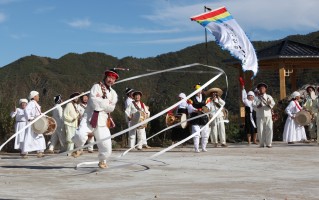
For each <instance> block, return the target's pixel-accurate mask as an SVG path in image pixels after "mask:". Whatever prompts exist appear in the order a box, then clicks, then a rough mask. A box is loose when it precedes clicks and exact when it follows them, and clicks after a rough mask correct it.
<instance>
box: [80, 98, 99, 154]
mask: <svg viewBox="0 0 319 200" xmlns="http://www.w3.org/2000/svg"><path fill="white" fill-rule="evenodd" d="M88 101H89V95H87V94H85V95H83V96H81V97H80V103H79V104H77V105H78V106H77V108H78V111H79V113H80V119H82V117H83V114H84V111H85V109H86V107H87V104H88ZM94 141H95V140H94V136H93V135H89V137H88V140H87V143H88V144H92V143H94ZM93 152H94V148H93V145H90V146H89V147H88V153H93Z"/></svg>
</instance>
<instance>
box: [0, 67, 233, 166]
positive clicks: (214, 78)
mask: <svg viewBox="0 0 319 200" xmlns="http://www.w3.org/2000/svg"><path fill="white" fill-rule="evenodd" d="M193 66H204V67H208V68H212V69H215V70H218V71H220V73H219V74H217V75H216V76H215V77H213V78H212V79H210V80H209V81H207V82H206V83H205V84H203V85H202V86H201V87H200V88H198V89H197V90H195V91H193V92H192V93H191V94H189V95H188V96H187V97H186V99H189V98H190V97H192V96H194V95H195V94H196V93H198V92H200V91H201V90H203V89H204V88H205V87H207V86H208V85H210V84H211V83H213V82H214V81H215V80H217V79H218V78H219V77H220V76H221V75H223V74H225V72H224V71H223V70H222V69H220V68H218V67H214V66H209V65H203V64H200V63H194V64H189V65H183V66H179V67H174V68H170V69H165V70H159V71H156V72H152V73H147V74H143V75H137V76H134V77H130V78H126V79H123V80H120V81H117V82H116V83H115V84H119V83H122V82H126V81H130V80H134V79H138V78H142V77H146V76H151V75H156V74H159V73H164V72H169V71H175V70H179V69H185V68H189V67H193ZM225 78H226V84H227V88H228V80H227V75H226V74H225ZM88 93H90V91H87V92H85V93H82V94H81V95H78V96H76V97H73V98H71V99H68V100H66V101H64V102H63V103H61V104H59V105H56V106H54V107H53V108H51V109H49V110H47V111H46V112H44V113H42V114H41V115H39V116H38V117H37V118H36V119H34V120H33V121H32V122H30V123H29V124H28V125H27V126H25V127H24V128H23V129H21V130H19V131H18V132H16V133H15V134H13V135H12V136H11V137H10V138H9V139H8V140H7V141H6V142H4V143H3V144H2V145H1V146H0V150H1V149H2V148H3V147H4V146H5V145H6V144H7V143H8V142H9V141H10V140H11V139H13V138H14V137H16V135H18V134H19V133H21V132H22V131H24V130H25V129H26V128H28V127H30V126H31V125H32V124H33V123H35V122H36V121H37V120H39V119H40V118H41V117H43V116H44V115H46V114H47V113H49V112H51V111H52V110H54V109H56V108H57V107H58V106H62V105H64V104H67V103H69V102H71V101H72V100H74V99H76V98H79V97H80V96H82V95H85V94H88ZM226 96H227V92H226ZM182 101H183V100H180V101H178V102H177V103H175V104H173V105H172V106H170V107H168V108H166V109H165V110H163V111H161V112H159V113H157V114H156V115H154V116H152V117H150V118H148V119H146V120H145V121H143V122H141V123H138V124H136V125H134V126H132V127H130V128H127V129H125V130H122V131H120V132H118V133H116V134H113V135H111V136H109V137H107V138H104V139H102V140H99V141H96V142H94V143H92V144H88V145H84V146H82V147H78V148H76V149H74V150H72V151H68V152H64V153H61V154H56V155H55V156H62V155H67V154H68V153H71V152H73V151H77V150H80V149H83V148H86V147H89V146H91V145H94V144H97V143H100V142H103V141H106V140H108V139H112V138H115V137H117V136H120V135H122V134H124V133H126V132H129V131H130V130H133V129H135V128H137V127H139V126H141V125H143V124H146V123H148V122H149V121H151V120H153V119H155V118H157V117H159V116H161V115H163V114H164V113H167V112H168V111H169V110H171V109H173V108H175V107H176V106H178V105H179V104H180V103H181V102H182ZM221 108H223V106H222V107H221ZM221 108H220V109H219V110H218V111H217V112H216V114H218V113H219V112H221ZM216 114H215V115H214V116H213V118H211V120H209V122H208V124H209V123H211V122H212V120H213V119H215V117H216ZM201 130H202V129H200V131H201ZM200 131H197V132H196V133H193V134H192V135H191V136H189V137H188V138H186V140H185V139H184V140H182V141H180V142H178V143H176V144H177V145H179V144H181V143H183V142H185V141H187V140H188V139H190V138H192V137H194V136H195V134H197V133H198V132H200ZM162 132H163V131H162ZM176 144H174V145H172V146H170V147H168V148H166V149H164V150H162V151H161V152H159V153H157V154H155V155H154V156H152V157H156V156H158V155H161V154H162V153H164V152H166V151H168V150H170V149H172V148H174V147H176V146H177V145H176ZM52 157H54V156H51V158H52ZM91 163H92V162H91ZM93 163H96V162H93ZM77 166H81V163H80V164H78V165H77Z"/></svg>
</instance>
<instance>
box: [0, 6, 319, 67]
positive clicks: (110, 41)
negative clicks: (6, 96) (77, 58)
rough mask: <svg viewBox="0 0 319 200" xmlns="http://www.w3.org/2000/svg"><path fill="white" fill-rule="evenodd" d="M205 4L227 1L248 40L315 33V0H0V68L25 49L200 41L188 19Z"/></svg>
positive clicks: (119, 48)
mask: <svg viewBox="0 0 319 200" xmlns="http://www.w3.org/2000/svg"><path fill="white" fill-rule="evenodd" d="M204 6H207V7H210V8H212V9H216V8H219V7H221V6H226V7H227V9H228V10H229V12H230V13H231V14H232V15H233V16H234V18H235V19H236V20H237V22H238V23H239V24H240V26H241V27H242V28H243V29H244V31H245V32H246V33H247V35H248V37H249V38H250V39H251V40H253V41H255V40H274V39H280V38H283V37H285V36H287V35H291V34H307V33H309V32H313V31H317V30H319V23H318V19H319V12H318V7H319V1H318V0H307V1H305V0H267V1H265V0H211V1H207V0H206V1H205V0H113V1H111V0H0V37H1V40H0V42H1V43H0V44H1V45H0V66H5V65H7V64H9V63H11V62H13V61H15V60H17V59H19V58H21V57H23V56H27V55H30V54H35V55H38V56H46V57H51V58H59V57H61V56H63V55H65V54H67V53H70V52H73V53H84V52H103V53H106V54H109V55H112V56H115V57H118V58H123V57H126V56H133V57H137V58H146V57H155V56H157V55H160V54H163V53H168V52H175V51H179V50H181V49H184V48H186V47H189V46H192V45H195V44H198V43H202V42H204V29H203V27H201V26H200V25H199V24H197V23H196V22H192V21H190V19H189V18H190V17H191V16H194V15H198V14H200V13H202V12H203V11H204ZM208 38H209V40H213V39H214V38H213V36H212V35H209V37H208Z"/></svg>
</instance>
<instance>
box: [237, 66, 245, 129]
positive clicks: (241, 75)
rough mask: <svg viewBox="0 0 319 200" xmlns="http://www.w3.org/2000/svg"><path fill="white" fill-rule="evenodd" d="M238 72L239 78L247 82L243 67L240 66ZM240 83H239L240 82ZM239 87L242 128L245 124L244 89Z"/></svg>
mask: <svg viewBox="0 0 319 200" xmlns="http://www.w3.org/2000/svg"><path fill="white" fill-rule="evenodd" d="M238 70H239V76H240V77H242V78H243V79H244V80H245V77H244V73H243V70H242V69H241V66H240V65H239V66H238ZM238 82H239V81H238ZM238 85H239V99H240V100H239V118H240V124H239V125H240V126H241V125H242V124H245V106H244V104H243V102H242V94H241V92H242V88H241V85H240V84H238Z"/></svg>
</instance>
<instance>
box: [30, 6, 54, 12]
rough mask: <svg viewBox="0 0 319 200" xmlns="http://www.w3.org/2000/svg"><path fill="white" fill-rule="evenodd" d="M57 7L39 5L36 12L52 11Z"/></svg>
mask: <svg viewBox="0 0 319 200" xmlns="http://www.w3.org/2000/svg"><path fill="white" fill-rule="evenodd" d="M55 8H56V7H54V6H45V7H39V8H37V9H35V11H34V13H36V14H42V13H47V12H50V11H52V10H55Z"/></svg>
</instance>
